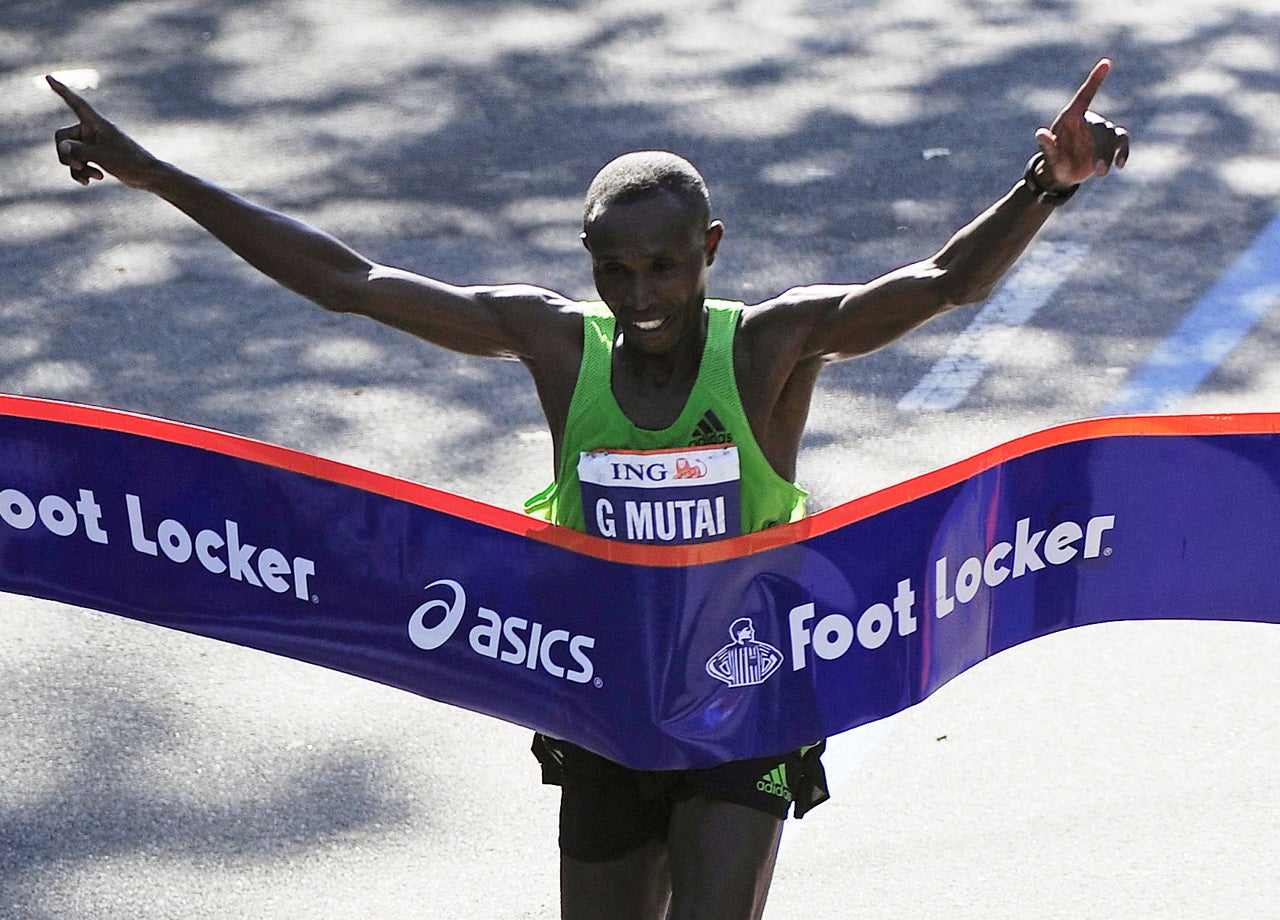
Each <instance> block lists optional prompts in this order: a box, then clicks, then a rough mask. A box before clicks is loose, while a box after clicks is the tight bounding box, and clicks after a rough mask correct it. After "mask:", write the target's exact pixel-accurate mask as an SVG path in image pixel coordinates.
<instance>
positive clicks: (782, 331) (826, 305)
mask: <svg viewBox="0 0 1280 920" xmlns="http://www.w3.org/2000/svg"><path fill="white" fill-rule="evenodd" d="M851 290H852V288H851V287H850V286H849V285H844V284H810V285H804V286H802V287H793V288H790V289H788V290H786V291H783V292H782V293H781V294H779V295H778V296H776V297H773V298H771V299H769V300H766V301H763V302H761V303H758V304H753V305H750V306H747V307H746V308H744V309H743V311H742V325H741V330H740V333H739V334H740V337H741V339H742V345H743V346H745V347H746V348H747V349H748V350H749V351H750V352H752V353H754V352H756V351H759V352H760V356H761V357H763V356H765V355H770V354H772V355H774V356H775V357H776V358H778V359H782V360H790V361H791V362H792V363H797V362H799V361H802V360H804V359H805V358H807V357H811V355H810V354H809V352H810V350H811V344H812V343H813V342H814V341H816V340H817V339H818V337H819V334H820V333H821V331H822V330H823V329H824V328H825V327H826V326H827V324H829V323H830V322H831V319H832V317H833V316H834V315H835V314H836V312H837V311H838V310H839V307H840V304H841V302H842V301H843V300H844V298H846V297H847V296H848V295H849V293H850V291H851ZM753 363H754V362H753Z"/></svg>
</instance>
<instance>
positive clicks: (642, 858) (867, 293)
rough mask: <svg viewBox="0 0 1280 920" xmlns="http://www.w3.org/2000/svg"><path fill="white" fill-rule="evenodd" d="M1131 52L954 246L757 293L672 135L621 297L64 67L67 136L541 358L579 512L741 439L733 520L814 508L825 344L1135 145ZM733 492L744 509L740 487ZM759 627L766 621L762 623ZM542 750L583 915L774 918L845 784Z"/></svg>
mask: <svg viewBox="0 0 1280 920" xmlns="http://www.w3.org/2000/svg"><path fill="white" fill-rule="evenodd" d="M1110 66H1111V65H1110V62H1109V61H1106V60H1103V61H1100V62H1099V63H1098V64H1097V65H1096V66H1095V67H1094V68H1093V70H1092V72H1091V73H1090V74H1089V76H1088V78H1087V79H1086V80H1085V82H1084V84H1083V85H1082V86H1081V87H1080V89H1079V90H1078V91H1077V92H1076V93H1075V95H1074V97H1073V98H1072V99H1071V101H1070V102H1069V103H1068V104H1067V106H1066V107H1065V108H1064V109H1063V110H1062V111H1061V112H1060V113H1059V114H1058V115H1057V117H1056V118H1055V119H1054V120H1053V122H1052V124H1050V125H1049V127H1047V128H1040V129H1039V130H1038V131H1036V133H1035V142H1036V144H1037V146H1038V147H1039V150H1038V152H1036V153H1035V154H1034V155H1033V156H1032V158H1031V160H1030V162H1029V163H1028V164H1027V167H1026V169H1025V170H1024V171H1023V173H1022V174H1021V175H1020V176H1019V177H1018V179H1017V180H1016V181H1015V182H1014V183H1013V187H1012V188H1011V189H1010V190H1009V191H1008V192H1007V193H1006V194H1005V195H1004V196H1003V197H1001V198H1000V200H999V201H997V202H996V203H995V204H993V205H992V206H991V207H990V208H988V209H987V210H986V211H984V212H983V213H982V214H980V215H979V216H978V217H977V218H975V219H974V220H973V221H972V222H970V223H969V224H968V225H967V226H965V227H964V228H962V229H961V230H960V231H958V232H957V233H956V234H955V235H954V236H953V237H952V238H951V239H950V240H948V241H947V243H946V244H945V245H944V246H943V247H942V248H941V249H940V250H939V251H938V252H937V253H935V254H934V255H932V256H930V257H928V258H926V259H924V260H922V261H920V262H915V263H913V264H911V265H907V266H905V267H902V268H899V269H896V270H894V271H891V272H889V273H888V274H885V275H882V276H881V277H879V278H876V279H874V280H872V281H869V282H867V283H864V284H823V285H813V286H806V287H796V288H792V289H791V290H788V291H785V292H783V293H782V294H779V295H778V296H776V297H774V298H772V299H770V300H767V301H765V302H763V303H759V304H754V305H751V306H744V305H741V304H735V303H727V302H724V301H715V300H709V299H708V297H707V275H708V269H709V267H710V266H711V263H712V262H713V261H714V259H715V256H716V251H717V248H718V247H719V245H720V240H721V236H722V234H723V232H724V227H723V225H722V224H721V223H720V222H719V221H718V220H714V219H712V214H711V210H710V204H709V198H708V196H707V193H706V187H705V185H704V184H703V181H702V178H701V177H700V176H699V175H698V174H697V172H696V171H695V170H694V169H693V167H692V166H690V165H689V164H688V163H687V162H686V161H684V160H683V159H681V158H679V157H676V156H674V155H672V154H665V153H655V152H645V153H638V154H628V155H626V156H623V157H620V158H619V159H617V160H615V161H613V162H612V163H610V164H609V165H607V166H606V167H605V168H604V169H603V170H602V171H601V172H600V174H599V175H598V176H597V177H596V178H595V180H594V181H593V182H592V184H591V187H590V190H589V191H588V196H587V202H586V208H585V212H584V220H583V232H582V242H583V244H584V245H585V247H586V249H587V252H588V253H589V255H590V259H591V269H592V274H593V277H594V280H595V285H596V289H597V291H598V292H599V295H600V297H601V300H602V301H603V304H602V305H600V304H584V303H579V302H576V301H573V300H570V299H569V298H567V297H564V296H562V295H560V294H557V293H555V292H554V291H549V290H545V289H542V288H539V287H534V286H531V285H527V284H510V285H495V286H484V287H460V286H456V285H453V284H447V283H445V282H442V281H438V280H434V279H432V278H429V277H424V276H422V275H418V274H415V273H413V272H410V271H405V270H403V269H399V268H392V267H390V266H387V265H381V264H378V263H377V262H374V261H372V260H370V259H368V258H366V257H365V256H363V255H361V254H360V253H358V252H355V251H354V250H352V249H351V248H349V247H348V246H346V245H344V244H343V243H342V242H340V241H338V240H336V239H334V238H333V237H331V236H328V235H327V234H324V233H322V232H320V231H318V230H315V229H313V228H312V227H309V226H307V225H305V224H303V223H301V222H299V221H297V220H294V219H291V218H289V217H286V216H284V215H282V214H278V213H275V212H273V211H270V210H267V209H265V208H262V207H258V206H256V205H254V204H252V203H250V202H248V201H245V200H244V199H242V198H239V197H237V196H236V195H233V194H231V193H230V192H228V191H226V190H224V189H222V188H219V187H218V186H216V185H212V184H210V183H208V182H205V181H203V180H201V179H199V178H197V177H195V176H192V175H189V174H188V173H185V172H183V171H181V170H180V169H178V168H177V167H175V166H172V165H170V164H168V163H165V162H162V161H160V160H158V159H157V158H156V157H154V156H152V155H151V154H150V153H148V152H147V151H146V150H145V149H143V148H142V147H141V146H139V145H138V144H137V143H136V142H134V141H133V140H132V139H131V138H130V137H129V136H128V135H127V134H125V133H124V132H123V131H121V130H120V129H119V128H117V127H116V126H115V125H113V124H112V123H111V122H109V121H108V120H106V119H105V118H103V117H102V116H101V115H100V114H98V112H97V111H96V110H95V109H94V108H93V107H92V106H90V105H89V104H88V103H87V102H86V101H85V100H84V99H82V98H81V97H80V96H78V95H77V94H76V93H74V92H72V91H71V90H70V89H68V88H67V87H66V86H64V85H62V84H61V83H59V82H58V81H56V80H54V79H52V78H49V85H50V86H51V87H52V88H53V90H54V91H55V92H57V93H58V95H59V96H61V97H62V99H63V100H65V102H66V103H67V105H68V106H70V108H71V110H72V111H73V112H74V113H75V115H76V117H77V118H78V123H77V124H75V125H74V126H72V127H68V128H62V129H60V130H59V131H58V132H57V133H56V135H55V140H56V144H57V151H58V158H59V160H60V161H61V162H62V163H63V164H64V165H66V166H68V167H69V168H70V171H71V176H72V178H74V179H76V180H77V181H78V182H80V183H81V184H83V185H88V184H89V183H90V182H91V181H93V180H98V179H102V178H104V176H105V175H106V174H110V175H112V176H114V177H115V178H117V179H118V180H120V181H121V182H123V183H125V184H126V185H128V186H131V187H133V188H137V189H142V190H144V191H148V192H151V193H152V194H155V195H158V196H159V197H161V198H163V199H164V200H166V201H168V202H169V203H171V204H172V205H174V206H175V207H177V208H178V209H180V210H181V211H183V212H184V213H186V214H187V215H188V216H189V217H191V218H192V219H193V220H195V221H196V222H197V223H199V224H200V225H201V226H203V227H204V228H205V229H206V230H208V231H209V232H210V233H211V234H213V235H214V236H215V237H216V238H217V239H219V240H220V241H222V242H223V243H224V244H225V245H226V246H228V247H229V248H230V249H231V250H232V251H233V252H235V253H236V254H237V255H239V256H240V257H241V258H243V259H244V260H245V261H247V262H248V263H249V264H251V265H253V266H254V267H255V268H257V269H259V270H260V271H262V272H263V273H265V274H266V275H268V276H269V277H271V278H273V279H275V280H276V281H277V282H279V283H280V284H282V285H284V286H285V287H287V288H289V289H291V290H293V291H295V292H297V293H298V294H300V295H302V296H303V297H306V298H307V299H309V300H312V301H314V302H315V303H317V304H319V305H320V306H321V307H323V308H325V309H327V310H331V311H335V312H340V313H355V314H359V315H362V316H367V317H370V318H372V319H375V320H377V321H379V322H382V323H385V324H387V325H390V326H393V327H395V328H397V329H401V330H404V331H405V332H408V333H411V334H413V335H415V336H418V337H420V338H422V339H425V340H427V341H429V342H433V343H435V344H437V345H440V346H442V347H444V348H449V349H453V350H455V351H459V352H464V353H467V354H471V355H477V356H482V357H491V358H508V359H516V360H519V361H520V362H522V363H523V364H524V366H525V367H526V368H528V370H529V373H530V374H531V375H532V377H533V383H534V386H535V388H536V390H537V394H538V398H539V400H540V402H541V405H542V410H543V412H544V414H545V416H546V420H547V425H548V426H549V428H550V430H551V437H552V444H553V450H554V458H553V459H554V463H555V475H556V479H555V482H553V484H552V485H551V486H550V487H549V488H548V489H547V490H546V491H545V492H544V493H542V494H541V495H539V496H536V497H535V499H533V500H531V504H530V509H531V510H533V511H536V512H538V513H541V514H545V515H547V516H548V517H549V518H550V519H551V520H553V521H555V522H557V523H561V524H565V525H566V526H572V527H577V528H580V529H591V526H590V525H591V522H592V521H593V520H594V522H595V524H596V525H598V527H599V526H603V527H604V528H605V529H606V530H607V529H608V528H610V527H612V528H613V530H614V533H613V534H612V536H614V537H615V538H619V537H625V536H626V534H622V533H619V532H618V530H617V527H616V521H613V520H611V519H609V518H608V517H607V515H606V514H605V511H606V509H607V508H609V507H612V505H611V504H610V501H611V500H610V497H609V492H608V491H607V490H608V488H609V485H608V483H605V482H601V481H598V480H599V477H596V476H595V474H594V473H593V472H592V471H591V470H592V467H591V463H590V460H591V458H592V457H598V456H600V455H601V453H602V452H604V453H606V454H607V452H609V451H627V452H634V451H645V452H652V453H655V454H657V455H658V459H659V460H661V461H663V462H667V461H670V462H672V463H673V465H678V464H679V463H680V462H681V461H682V460H683V461H684V463H685V464H686V467H684V468H685V469H688V468H689V467H688V464H692V463H695V462H704V460H705V459H706V457H707V456H709V455H705V454H701V453H700V454H697V455H694V454H691V453H689V451H690V449H691V448H698V449H704V450H705V448H706V446H707V445H708V444H715V445H718V446H719V447H721V448H725V450H724V451H723V453H722V455H717V457H718V459H716V463H717V464H720V466H719V467H718V469H719V473H718V474H717V476H718V477H719V478H718V482H719V483H720V486H721V487H723V489H726V490H728V491H722V492H720V493H716V494H714V495H713V494H710V493H709V494H708V495H707V496H706V497H705V498H704V499H702V501H705V502H706V503H707V504H706V506H705V507H706V508H707V509H709V510H708V511H707V514H706V516H705V517H699V518H698V519H697V521H695V522H694V523H693V524H690V525H689V526H688V527H686V528H684V529H685V530H687V531H689V532H690V533H691V535H692V537H693V538H703V539H718V538H721V537H725V536H732V535H734V534H735V533H740V532H749V531H752V530H758V529H761V528H763V527H767V526H770V525H773V524H777V523H782V522H785V521H788V520H792V519H794V518H795V517H798V516H799V515H801V514H802V513H803V508H804V504H803V503H804V492H803V491H802V490H801V489H799V488H798V487H797V486H796V485H795V469H796V455H797V452H798V450H799V445H800V438H801V433H802V431H803V428H804V424H805V419H806V416H807V413H808V409H809V403H810V399H811V397H812V395H813V392H814V386H815V384H816V381H817V377H818V373H819V371H820V370H821V369H822V368H823V367H824V366H825V365H826V364H827V363H829V362H832V361H838V360H842V359H846V358H853V357H857V356H859V355H864V354H867V353H868V352H872V351H874V350H876V349H878V348H880V347H882V346H884V345H887V344H888V343H890V342H892V341H893V340H895V339H897V338H898V337H900V336H902V335H904V334H905V333H907V332H909V331H910V330H912V329H914V328H915V327H917V326H919V325H920V324H922V323H924V322H925V321H926V320H928V319H930V318H932V317H934V316H937V315H939V314H941V313H944V312H946V311H948V310H951V309H953V308H955V307H957V306H960V305H963V304H970V303H974V302H976V301H979V300H982V299H983V298H985V297H986V296H987V295H988V294H989V293H990V292H991V291H992V289H993V288H994V287H995V286H996V284H997V282H999V280H1000V279H1001V277H1002V276H1003V275H1004V274H1005V272H1006V271H1008V269H1009V267H1010V266H1011V265H1012V264H1013V263H1014V261H1015V260H1016V259H1017V258H1018V256H1019V255H1020V254H1021V253H1022V251H1023V250H1024V249H1025V248H1026V246H1027V244H1028V243H1030V241H1031V240H1032V238H1033V237H1034V236H1035V234H1036V232H1037V231H1038V230H1039V229H1040V227H1041V226H1042V225H1043V224H1044V222H1045V221H1046V220H1047V219H1048V217H1049V215H1050V214H1051V213H1053V210H1054V208H1055V207H1057V206H1058V205H1060V204H1062V203H1063V202H1065V201H1066V200H1067V199H1069V198H1070V197H1071V195H1072V194H1073V193H1074V191H1075V189H1076V188H1077V187H1078V186H1079V184H1080V183H1082V182H1084V181H1086V180H1087V179H1089V178H1090V177H1092V176H1103V175H1105V174H1106V173H1107V172H1108V171H1109V170H1110V169H1111V168H1112V167H1122V166H1123V165H1124V163H1125V160H1126V159H1127V157H1128V153H1129V141H1128V136H1127V134H1126V133H1125V131H1124V129H1122V128H1119V127H1117V126H1115V125H1114V124H1112V123H1111V122H1109V121H1107V120H1105V119H1103V118H1102V117H1100V116H1098V115H1096V114H1095V113H1093V112H1091V111H1089V106H1090V104H1091V103H1092V101H1093V98H1094V96H1095V94H1096V93H1097V92H1098V89H1099V87H1100V86H1101V85H1102V82H1103V80H1104V79H1105V78H1106V76H1107V73H1108V71H1109V69H1110ZM726 495H729V496H736V498H737V502H736V505H734V506H733V507H726V506H725V496H726ZM717 499H719V501H717ZM601 502H604V503H605V504H601ZM675 504H678V503H667V504H666V505H663V504H662V503H661V502H655V503H653V506H654V507H653V508H652V509H650V511H651V513H652V514H653V515H657V518H656V519H655V518H650V519H646V520H642V521H640V524H639V525H638V526H641V527H642V529H643V530H644V533H643V534H642V536H643V537H650V530H649V528H650V523H649V521H652V527H653V529H652V535H653V536H654V537H656V536H657V535H658V534H659V531H658V529H657V527H658V525H659V524H662V525H665V527H666V532H669V533H675V532H676V531H677V527H676V525H675V523H674V518H673V517H672V516H673V515H674V514H675V511H674V510H673V509H674V507H675ZM663 507H665V508H666V509H667V516H666V517H665V518H664V517H662V514H663V510H662V509H663ZM690 507H693V506H690ZM654 509H656V510H654ZM605 535H606V536H609V535H610V534H608V533H605ZM743 636H744V639H743V641H746V640H747V639H749V638H750V637H747V636H746V633H745V628H744V631H743ZM735 639H736V637H735ZM726 667H727V665H726ZM726 674H729V671H727V670H726ZM730 677H731V678H732V675H731V674H730ZM814 740H815V741H819V740H820V739H814ZM534 747H535V752H536V753H537V754H538V755H539V759H540V760H541V762H542V764H543V773H544V778H545V779H546V780H547V781H549V782H554V783H557V784H559V785H561V786H562V787H563V791H562V804H561V835H560V846H561V910H562V915H563V916H564V917H565V918H569V920H582V918H602V920H605V918H607V920H623V918H637V920H639V918H646V920H650V918H661V917H664V916H668V917H671V918H676V920H684V918H714V920H733V918H743V920H745V918H758V917H760V916H761V914H762V912H763V909H764V903H765V897H766V895H767V893H768V889H769V884H770V881H771V878H772V873H773V866H774V859H775V856H776V853H777V847H778V841H779V839H780V836H781V833H782V825H783V818H784V817H785V815H786V813H787V809H788V806H789V805H790V804H791V802H792V800H794V801H795V803H796V806H797V811H799V810H801V808H802V807H809V806H810V805H812V804H816V803H817V802H819V801H821V800H822V798H824V797H825V790H824V789H823V788H822V777H821V767H820V765H819V764H818V763H817V759H816V753H815V752H816V751H820V745H818V746H816V747H814V748H812V749H806V750H805V751H798V752H794V753H793V754H790V755H779V756H778V757H773V758H764V759H762V760H761V761H758V762H757V761H747V762H736V763H730V764H724V765H721V766H719V767H715V768H711V769H709V770H693V771H678V772H664V773H641V772H638V771H633V770H629V769H627V768H624V767H622V766H620V765H618V764H614V763H611V762H609V761H607V760H604V759H603V758H600V757H598V756H596V755H594V754H592V753H590V752H588V751H584V750H582V749H581V748H576V747H575V746H573V745H570V744H567V743H565V742H561V741H557V740H556V739H551V738H546V737H544V736H537V738H536V739H535V744H534ZM766 780H767V781H766ZM784 785H785V788H782V787H783V786H784ZM779 790H781V793H780V792H779Z"/></svg>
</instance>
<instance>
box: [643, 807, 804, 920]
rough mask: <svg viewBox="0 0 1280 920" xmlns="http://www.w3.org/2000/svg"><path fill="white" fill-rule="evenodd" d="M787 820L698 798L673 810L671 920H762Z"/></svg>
mask: <svg viewBox="0 0 1280 920" xmlns="http://www.w3.org/2000/svg"><path fill="white" fill-rule="evenodd" d="M781 837H782V819H781V818H779V817H776V816H775V815H772V814H769V813H768V812H765V811H760V810H758V809H755V808H750V807H748V806H746V805H738V804H734V803H732V802H723V801H718V800H716V799H710V798H707V797H705V796H701V795H697V796H694V797H692V798H690V799H686V800H684V801H683V802H679V803H677V804H676V805H675V807H674V808H673V809H672V813H671V824H670V826H669V831H668V838H667V849H668V854H669V859H670V865H671V868H670V872H671V913H670V915H669V916H670V920H703V918H706V920H710V918H716V920H758V918H759V917H760V916H761V915H762V914H763V913H764V905H765V900H766V898H767V897H768V894H769V885H770V883H771V882H772V881H773V867H774V863H775V861H776V859H777V855H778V841H779V840H780V839H781Z"/></svg>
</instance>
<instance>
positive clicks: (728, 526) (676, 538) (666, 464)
mask: <svg viewBox="0 0 1280 920" xmlns="http://www.w3.org/2000/svg"><path fill="white" fill-rule="evenodd" d="M578 480H579V482H581V484H582V511H583V517H584V518H585V519H586V524H587V533H589V534H592V535H593V536H597V537H605V538H607V539H610V540H623V541H626V542H628V543H651V544H660V545H664V546H679V545H681V544H685V543H706V542H709V541H711V540H723V539H725V538H727V537H736V536H739V535H740V534H741V533H742V521H741V506H740V504H739V487H740V480H739V471H738V448H737V447H735V446H733V445H728V446H712V447H681V448H674V449H670V450H654V451H625V450H601V451H594V452H592V453H584V454H582V455H581V456H580V457H579V459H578Z"/></svg>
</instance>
